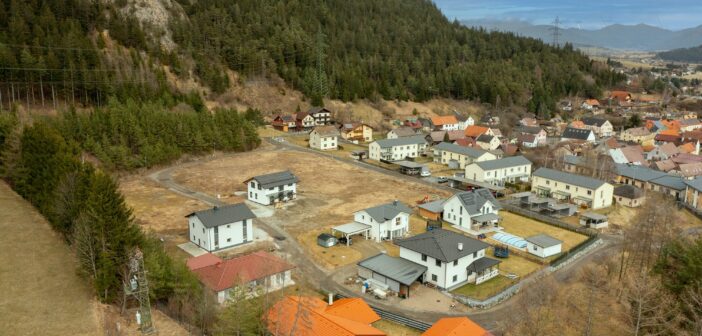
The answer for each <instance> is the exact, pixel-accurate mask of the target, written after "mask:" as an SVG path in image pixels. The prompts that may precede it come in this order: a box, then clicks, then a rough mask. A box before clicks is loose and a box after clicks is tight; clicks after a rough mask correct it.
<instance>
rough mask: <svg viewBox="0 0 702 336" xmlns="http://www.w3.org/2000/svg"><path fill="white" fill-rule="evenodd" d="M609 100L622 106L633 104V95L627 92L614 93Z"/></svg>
mask: <svg viewBox="0 0 702 336" xmlns="http://www.w3.org/2000/svg"><path fill="white" fill-rule="evenodd" d="M609 100H610V101H612V102H616V103H619V104H620V105H621V104H622V103H631V94H630V93H629V92H626V91H612V92H611V93H610V94H609Z"/></svg>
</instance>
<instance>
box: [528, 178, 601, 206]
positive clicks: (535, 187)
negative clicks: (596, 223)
mask: <svg viewBox="0 0 702 336" xmlns="http://www.w3.org/2000/svg"><path fill="white" fill-rule="evenodd" d="M531 190H532V192H534V193H535V194H536V195H537V196H542V197H551V198H555V199H557V200H560V201H565V202H573V203H575V204H578V205H586V206H588V207H590V208H592V209H602V208H606V207H609V206H611V205H612V199H613V193H614V186H612V185H611V184H609V183H607V182H605V181H602V180H598V179H594V178H591V177H587V176H582V175H576V174H570V173H566V172H562V171H558V170H554V169H549V168H539V169H537V170H536V171H535V172H534V174H533V176H532V178H531Z"/></svg>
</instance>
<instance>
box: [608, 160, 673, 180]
mask: <svg viewBox="0 0 702 336" xmlns="http://www.w3.org/2000/svg"><path fill="white" fill-rule="evenodd" d="M615 169H616V171H617V174H618V175H620V176H624V177H628V178H632V179H635V180H638V181H645V182H646V181H650V180H653V179H657V178H659V177H663V176H666V175H668V174H666V173H664V172H661V171H658V170H653V169H651V168H648V167H644V166H639V165H630V164H623V163H622V164H616V165H615Z"/></svg>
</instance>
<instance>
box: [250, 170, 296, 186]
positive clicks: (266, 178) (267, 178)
mask: <svg viewBox="0 0 702 336" xmlns="http://www.w3.org/2000/svg"><path fill="white" fill-rule="evenodd" d="M251 180H255V181H256V182H258V183H260V184H261V188H264V189H269V188H275V187H278V186H282V185H286V184H290V183H297V182H298V181H299V179H298V178H297V176H295V175H293V173H291V172H290V171H289V170H285V171H281V172H277V173H271V174H266V175H259V176H254V177H252V178H250V179H248V180H246V181H244V183H248V182H249V181H251Z"/></svg>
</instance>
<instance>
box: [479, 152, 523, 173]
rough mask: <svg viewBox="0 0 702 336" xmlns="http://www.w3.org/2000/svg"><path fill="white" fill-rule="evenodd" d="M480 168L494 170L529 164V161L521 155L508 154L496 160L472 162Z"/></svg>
mask: <svg viewBox="0 0 702 336" xmlns="http://www.w3.org/2000/svg"><path fill="white" fill-rule="evenodd" d="M474 164H476V165H478V167H480V168H481V169H482V170H495V169H502V168H510V167H516V166H523V165H530V164H531V161H529V160H528V159H527V158H525V157H523V156H521V155H520V156H509V157H506V158H503V159H498V160H489V161H481V162H476V163H474Z"/></svg>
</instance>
